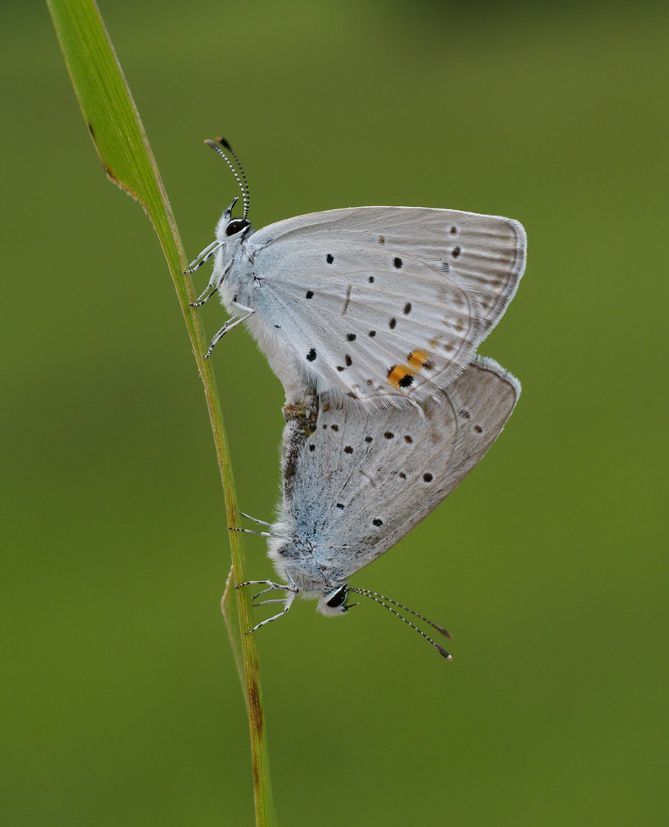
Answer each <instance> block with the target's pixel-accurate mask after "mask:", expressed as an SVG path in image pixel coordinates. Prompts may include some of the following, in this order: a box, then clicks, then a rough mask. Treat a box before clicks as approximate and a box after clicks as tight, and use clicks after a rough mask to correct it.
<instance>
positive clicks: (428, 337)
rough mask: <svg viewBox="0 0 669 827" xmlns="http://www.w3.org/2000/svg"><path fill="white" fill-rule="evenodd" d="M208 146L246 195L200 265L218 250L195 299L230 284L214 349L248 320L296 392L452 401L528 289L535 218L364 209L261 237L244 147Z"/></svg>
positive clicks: (282, 224) (314, 216)
mask: <svg viewBox="0 0 669 827" xmlns="http://www.w3.org/2000/svg"><path fill="white" fill-rule="evenodd" d="M205 143H207V144H208V145H209V146H211V147H212V149H214V150H215V151H216V152H217V153H218V154H219V155H220V156H221V157H222V158H223V159H224V160H225V161H226V163H227V164H228V166H229V167H230V169H231V171H232V172H233V174H234V176H235V178H236V180H237V182H238V184H239V187H240V190H241V194H242V199H243V204H244V206H243V213H242V216H241V218H234V217H233V214H232V212H233V209H234V206H235V204H236V202H237V200H238V199H236V198H235V199H234V200H233V201H232V203H231V205H230V206H229V207H228V209H227V210H225V212H224V213H223V215H222V217H221V219H220V221H219V222H218V225H217V227H216V238H215V240H214V241H213V242H212V243H211V244H209V246H208V247H206V248H205V249H204V250H202V252H201V253H200V254H199V255H198V256H197V258H196V259H195V260H194V261H193V262H191V264H190V267H189V269H188V270H187V271H186V272H194V271H195V270H197V269H198V268H199V267H200V266H202V265H203V264H204V263H205V262H206V261H208V260H209V259H211V258H213V259H214V268H213V273H212V276H211V279H210V280H209V283H208V285H207V287H206V289H205V290H204V292H203V293H202V295H201V296H200V297H199V298H198V300H197V301H196V302H194V303H193V306H200V305H202V304H204V303H205V302H206V301H207V300H208V299H209V298H210V297H211V296H212V295H213V294H214V293H216V292H218V293H219V294H220V298H221V300H222V302H223V304H224V305H225V307H226V309H227V310H228V312H229V313H230V314H231V318H230V319H229V320H228V321H227V322H226V323H225V324H224V325H223V327H222V328H221V329H220V330H219V331H218V333H216V335H215V336H214V338H213V339H212V342H211V345H210V346H209V350H208V351H207V353H206V356H207V357H208V356H209V355H210V354H211V351H212V350H213V348H214V347H215V345H216V344H217V342H219V341H220V339H221V338H222V337H223V336H224V335H225V334H226V333H228V332H229V331H230V330H232V329H233V328H234V327H236V326H237V325H238V324H240V323H241V322H246V323H247V324H248V326H249V328H250V330H251V332H252V334H253V335H254V337H255V338H256V340H257V342H258V344H259V346H260V348H261V350H262V351H263V352H264V353H265V355H266V356H267V358H268V360H269V362H270V365H271V367H272V369H273V370H274V372H275V373H276V374H277V376H278V377H279V379H280V380H281V382H282V383H283V385H284V389H285V391H286V396H287V398H288V400H289V401H290V400H291V399H299V398H300V397H302V396H304V394H305V393H307V392H312V391H313V392H315V393H318V394H320V393H324V392H328V391H331V392H335V395H341V396H348V397H351V398H353V399H359V400H363V401H368V402H372V403H375V402H378V401H381V402H383V401H387V402H391V403H398V402H402V401H403V400H407V399H409V400H413V401H415V402H419V403H420V402H421V401H423V400H424V399H427V398H430V397H434V398H439V390H440V389H443V388H446V387H448V385H449V384H450V383H451V382H452V381H453V380H454V379H455V377H456V376H458V375H459V374H460V373H461V372H462V371H463V370H464V368H465V367H466V366H467V364H468V363H469V362H470V360H471V359H472V357H473V355H474V353H475V351H476V349H477V347H478V345H479V344H480V343H481V341H482V340H483V339H484V338H485V337H486V336H487V335H488V333H489V332H490V331H491V330H492V328H493V327H494V326H495V325H496V324H497V322H498V321H499V319H500V318H501V317H502V315H503V314H504V311H505V310H506V308H507V306H508V304H509V302H510V301H511V299H512V298H513V296H514V294H515V292H516V289H517V287H518V283H519V281H520V278H521V276H522V274H523V270H524V267H525V247H526V238H525V231H524V229H523V227H522V225H521V224H520V223H519V222H517V221H514V220H512V219H510V218H502V217H498V216H492V215H478V214H476V213H469V212H459V211H457V210H446V209H431V208H425V207H352V208H348V209H336V210H328V211H325V212H316V213H309V214H308V215H300V216H297V217H296V218H289V219H286V220H285V221H279V222H277V223H275V224H270V225H269V226H268V227H264V228H263V229H261V230H257V231H256V232H254V231H253V230H252V228H251V224H250V223H249V220H248V214H249V207H250V196H249V187H248V182H247V179H246V175H245V173H244V170H243V168H242V166H241V164H240V162H239V159H238V157H237V155H236V153H235V152H234V151H233V150H232V148H231V146H230V145H229V143H228V142H227V141H226V140H225V139H223V138H218V139H217V141H206V142H205ZM224 149H225V150H227V151H228V153H229V154H230V156H231V157H232V158H233V159H234V163H233V161H231V160H230V158H229V157H228V155H227V154H226V153H225V152H224V151H223V150H224Z"/></svg>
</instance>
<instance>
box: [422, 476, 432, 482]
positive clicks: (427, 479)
mask: <svg viewBox="0 0 669 827" xmlns="http://www.w3.org/2000/svg"><path fill="white" fill-rule="evenodd" d="M423 479H424V480H425V482H432V474H423Z"/></svg>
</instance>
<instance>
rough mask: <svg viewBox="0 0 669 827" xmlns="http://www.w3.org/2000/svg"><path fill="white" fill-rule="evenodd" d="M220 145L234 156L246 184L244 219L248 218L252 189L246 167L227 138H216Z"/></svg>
mask: <svg viewBox="0 0 669 827" xmlns="http://www.w3.org/2000/svg"><path fill="white" fill-rule="evenodd" d="M216 140H217V141H218V143H219V144H220V145H221V146H223V147H225V148H226V149H227V150H228V152H229V153H230V155H232V157H233V160H234V161H235V163H236V164H237V169H238V170H239V174H240V175H241V177H242V181H243V183H244V190H245V191H246V195H243V196H242V197H243V199H244V218H247V217H248V214H249V208H250V206H251V188H250V187H249V180H248V178H247V177H246V172H244V167H243V166H242V162H241V161H240V160H239V155H237V153H236V152H235V150H234V149H233V148H232V147H231V146H230V142H229V141H227V140H226V139H225V138H221V137H220V136H219V137H218V138H216Z"/></svg>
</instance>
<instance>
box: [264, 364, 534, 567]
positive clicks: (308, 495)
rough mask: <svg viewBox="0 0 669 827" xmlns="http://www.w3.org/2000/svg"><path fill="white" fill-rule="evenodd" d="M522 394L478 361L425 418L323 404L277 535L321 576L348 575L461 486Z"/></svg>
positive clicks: (410, 411) (294, 466)
mask: <svg viewBox="0 0 669 827" xmlns="http://www.w3.org/2000/svg"><path fill="white" fill-rule="evenodd" d="M519 393H520V386H519V384H518V382H517V381H516V380H515V379H514V378H513V377H511V376H510V375H509V374H508V373H507V372H506V371H504V370H503V369H502V368H500V366H499V365H497V364H496V363H495V362H494V361H493V360H490V359H482V358H477V359H476V360H475V361H474V362H473V363H472V364H471V365H470V366H469V367H468V368H467V370H466V371H465V372H464V373H463V374H462V375H461V376H460V377H459V378H458V379H456V380H455V381H454V383H453V384H452V385H451V387H450V388H449V389H448V390H447V391H445V392H443V399H442V400H441V401H440V402H438V401H428V402H427V403H425V404H424V406H423V411H422V412H421V411H418V410H416V409H414V408H385V409H382V410H380V411H375V412H362V411H361V410H360V408H359V407H357V406H355V405H353V404H351V403H349V402H346V401H341V402H339V403H337V404H335V403H333V404H328V403H325V404H324V405H323V406H322V407H321V410H320V412H319V415H318V420H317V424H316V430H315V431H314V433H313V434H312V435H311V436H309V437H308V438H307V439H305V440H304V441H303V442H302V443H301V445H300V447H299V450H298V451H297V455H296V456H293V457H292V459H291V467H290V472H289V476H290V480H289V485H286V483H285V482H284V497H283V502H282V505H281V509H280V512H281V517H280V523H281V529H280V530H281V531H282V532H286V531H287V532H288V533H290V534H291V535H292V536H293V537H294V540H295V546H296V547H299V548H301V549H310V552H309V553H310V555H313V558H314V559H315V560H316V561H317V563H318V565H319V566H322V567H323V569H324V570H330V571H336V572H337V576H338V577H342V578H345V577H347V576H349V575H350V574H352V573H353V572H355V571H357V570H358V569H360V568H362V567H363V566H366V565H367V564H369V563H370V562H372V561H373V560H374V559H376V558H377V557H378V556H379V555H381V554H383V553H384V552H385V551H387V550H388V549H389V548H390V547H391V546H393V545H394V544H395V543H396V542H398V541H399V540H400V539H401V538H402V537H403V536H404V535H405V534H407V533H408V532H409V531H410V529H411V528H412V527H413V526H414V525H416V523H418V522H419V521H420V520H422V519H423V518H424V517H425V516H426V515H427V514H428V513H429V512H430V511H432V509H433V508H435V506H436V505H437V504H438V503H439V502H441V500H442V499H444V497H446V496H447V495H448V494H449V493H450V492H451V491H452V490H453V489H454V488H455V487H456V486H457V484H458V483H459V482H460V480H462V478H463V477H464V476H465V475H466V474H467V473H468V472H469V471H470V470H471V469H472V468H473V467H474V466H475V465H476V464H477V462H478V461H479V460H480V459H481V457H482V456H483V455H484V454H485V452H486V451H487V450H488V448H489V447H490V445H491V444H492V443H493V442H494V440H495V439H496V438H497V436H498V435H499V433H500V432H501V430H502V428H503V427H504V424H505V423H506V421H507V419H508V418H509V416H510V415H511V412H512V410H513V407H514V405H515V403H516V400H517V398H518V395H519ZM287 475H288V474H287V470H286V466H285V465H284V479H285V478H286V476H287Z"/></svg>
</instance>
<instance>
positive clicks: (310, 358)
mask: <svg viewBox="0 0 669 827" xmlns="http://www.w3.org/2000/svg"><path fill="white" fill-rule="evenodd" d="M315 358H316V349H315V348H313V347H312V348H311V350H310V351H309V353H307V362H313V361H314V359H315Z"/></svg>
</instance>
